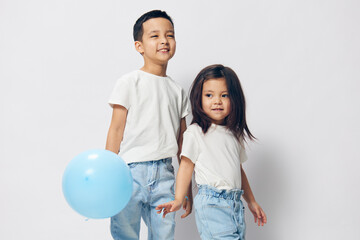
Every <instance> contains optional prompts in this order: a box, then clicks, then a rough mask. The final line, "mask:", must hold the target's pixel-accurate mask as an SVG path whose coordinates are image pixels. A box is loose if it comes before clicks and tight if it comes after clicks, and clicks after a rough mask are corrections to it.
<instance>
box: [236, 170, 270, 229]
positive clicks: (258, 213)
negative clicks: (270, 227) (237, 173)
mask: <svg viewBox="0 0 360 240" xmlns="http://www.w3.org/2000/svg"><path fill="white" fill-rule="evenodd" d="M241 189H242V190H244V195H243V197H244V199H245V201H246V202H247V204H248V207H249V209H250V211H251V213H252V214H253V215H254V220H255V223H256V222H257V223H258V226H260V225H262V226H264V224H265V223H266V221H267V219H266V214H265V212H264V211H263V210H262V208H261V207H260V205H259V204H258V203H257V202H256V201H255V197H254V194H253V192H252V190H251V188H250V184H249V181H248V179H247V177H246V174H245V171H244V169H243V168H242V166H241Z"/></svg>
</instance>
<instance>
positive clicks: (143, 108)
mask: <svg viewBox="0 0 360 240" xmlns="http://www.w3.org/2000/svg"><path fill="white" fill-rule="evenodd" d="M109 104H110V106H112V107H113V105H114V104H117V105H121V106H123V107H125V108H126V109H127V110H128V112H127V118H126V125H125V130H124V135H123V140H122V142H121V145H120V152H119V155H120V156H121V157H122V158H123V159H124V161H125V162H126V163H131V162H144V161H152V160H159V159H163V158H168V157H173V156H175V155H176V154H177V151H178V144H177V138H178V134H179V130H180V120H181V118H183V117H185V116H186V115H188V114H189V103H188V99H187V96H186V93H185V91H184V90H183V89H182V88H181V87H180V86H179V85H178V84H177V83H175V82H174V81H173V80H172V79H171V78H170V77H168V76H167V77H161V76H157V75H154V74H151V73H147V72H144V71H142V70H136V71H133V72H131V73H128V74H126V75H124V76H122V77H121V78H120V79H119V80H118V81H117V83H116V85H115V88H114V90H113V92H112V94H111V96H110V99H109Z"/></svg>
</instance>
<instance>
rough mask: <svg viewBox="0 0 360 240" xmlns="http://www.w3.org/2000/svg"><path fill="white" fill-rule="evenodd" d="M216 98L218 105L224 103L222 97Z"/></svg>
mask: <svg viewBox="0 0 360 240" xmlns="http://www.w3.org/2000/svg"><path fill="white" fill-rule="evenodd" d="M214 100H215V104H218V105H220V104H222V101H221V98H215V99H214Z"/></svg>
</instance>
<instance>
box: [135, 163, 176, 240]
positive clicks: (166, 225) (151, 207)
mask: <svg viewBox="0 0 360 240" xmlns="http://www.w3.org/2000/svg"><path fill="white" fill-rule="evenodd" d="M154 163H156V165H157V166H156V172H155V166H154V168H153V170H154V172H153V174H154V175H153V176H154V182H153V184H151V185H150V186H149V187H150V196H149V197H150V201H149V204H148V205H147V206H146V207H145V208H144V212H143V215H142V216H143V219H144V221H145V223H146V225H147V226H148V240H173V239H174V232H175V213H169V214H167V215H166V217H165V218H163V217H162V214H157V210H155V207H156V206H157V205H159V204H161V203H166V202H169V201H172V200H174V195H175V194H174V184H175V176H174V168H173V166H172V164H171V158H169V159H166V160H159V161H155V162H154Z"/></svg>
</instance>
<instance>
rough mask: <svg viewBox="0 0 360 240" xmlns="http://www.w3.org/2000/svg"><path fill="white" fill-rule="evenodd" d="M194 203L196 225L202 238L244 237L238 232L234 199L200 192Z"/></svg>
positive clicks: (215, 239)
mask: <svg viewBox="0 0 360 240" xmlns="http://www.w3.org/2000/svg"><path fill="white" fill-rule="evenodd" d="M194 205H195V218H196V225H197V227H198V231H199V234H200V237H201V239H203V240H205V239H206V240H208V239H214V240H217V239H218V240H230V239H232V240H233V239H243V238H242V236H241V233H239V232H238V228H237V223H236V220H235V216H234V211H233V206H234V201H233V200H232V199H224V198H217V197H214V196H210V195H204V194H198V195H197V196H196V197H195V201H194Z"/></svg>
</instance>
